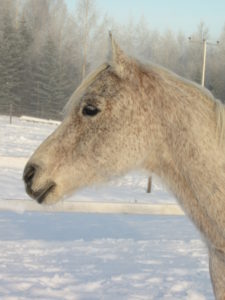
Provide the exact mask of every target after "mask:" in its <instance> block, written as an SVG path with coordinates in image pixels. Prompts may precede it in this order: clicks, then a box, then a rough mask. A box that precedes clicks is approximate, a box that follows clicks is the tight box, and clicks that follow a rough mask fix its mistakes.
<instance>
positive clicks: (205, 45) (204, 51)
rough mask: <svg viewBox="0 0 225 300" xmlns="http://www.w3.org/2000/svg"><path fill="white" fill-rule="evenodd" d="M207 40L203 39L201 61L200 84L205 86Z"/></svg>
mask: <svg viewBox="0 0 225 300" xmlns="http://www.w3.org/2000/svg"><path fill="white" fill-rule="evenodd" d="M206 51H207V41H206V39H203V61H202V82H201V84H202V86H205V65H206Z"/></svg>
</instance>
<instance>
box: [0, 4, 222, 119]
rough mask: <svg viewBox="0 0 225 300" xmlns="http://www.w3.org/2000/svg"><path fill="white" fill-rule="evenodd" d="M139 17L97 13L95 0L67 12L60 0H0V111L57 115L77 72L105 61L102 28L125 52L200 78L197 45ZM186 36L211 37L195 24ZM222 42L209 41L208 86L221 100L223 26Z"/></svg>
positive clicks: (79, 76)
mask: <svg viewBox="0 0 225 300" xmlns="http://www.w3.org/2000/svg"><path fill="white" fill-rule="evenodd" d="M150 25H151V24H148V23H147V21H146V19H145V18H141V19H140V21H139V22H134V20H133V19H132V18H130V20H129V21H128V22H127V24H125V25H121V24H118V23H116V22H115V21H114V20H112V18H110V17H109V16H107V15H104V14H102V13H101V12H100V11H99V10H98V9H97V8H96V5H95V2H94V0H79V1H77V3H76V7H75V9H74V10H73V11H68V9H67V6H66V4H65V2H64V0H38V1H37V0H17V1H15V0H1V10H0V113H7V112H8V109H9V105H10V104H11V105H13V107H14V113H16V114H18V115H21V114H29V115H33V116H38V117H47V118H57V119H58V118H60V112H61V111H62V108H63V107H64V105H65V103H66V102H67V101H68V99H69V97H70V96H71V94H72V93H73V91H74V90H75V88H76V87H77V86H78V85H79V84H80V82H81V81H82V79H83V78H84V77H85V76H86V74H88V73H89V72H90V71H91V70H92V69H94V68H95V67H96V66H97V65H99V64H100V63H101V62H103V61H105V59H106V56H107V52H108V30H109V29H111V30H112V32H113V34H114V35H115V37H116V39H117V40H118V42H119V43H120V45H121V47H122V48H123V49H124V50H125V51H127V52H128V53H129V54H130V55H133V56H136V57H137V58H140V59H141V60H144V61H146V62H154V63H157V64H160V65H163V66H165V67H166V68H169V69H171V70H173V71H175V72H176V73H178V74H179V75H181V76H183V77H186V78H188V79H191V80H193V81H195V82H197V83H200V82H201V68H202V44H201V43H199V44H197V43H190V42H189V41H188V39H187V36H186V35H185V34H184V33H182V32H180V33H179V34H176V33H174V32H172V31H170V30H168V31H166V32H164V33H160V32H158V31H157V30H155V29H152V28H151V26H150ZM191 36H192V40H196V41H197V40H198V41H202V40H203V39H210V38H212V39H213V37H210V34H209V30H208V29H207V27H206V26H205V25H204V24H203V23H200V24H199V26H198V28H196V31H195V32H193V33H191ZM218 39H219V40H220V44H219V45H218V46H215V47H208V52H207V66H206V82H205V84H206V87H207V88H208V89H209V90H211V91H212V93H213V94H214V95H215V96H216V97H217V98H219V99H221V100H222V101H224V102H225V27H224V29H223V30H221V35H220V37H218Z"/></svg>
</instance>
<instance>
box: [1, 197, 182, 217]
mask: <svg viewBox="0 0 225 300" xmlns="http://www.w3.org/2000/svg"><path fill="white" fill-rule="evenodd" d="M0 210H3V211H16V212H24V211H32V212H63V213H100V214H133V215H176V216H177V215H179V216H180V215H184V212H183V211H182V210H181V208H180V207H179V206H178V205H176V204H146V203H112V202H107V203H106V202H77V201H76V202H72V201H63V202H59V203H57V204H55V205H51V206H46V205H39V204H37V203H36V202H35V201H31V200H10V199H8V200H0Z"/></svg>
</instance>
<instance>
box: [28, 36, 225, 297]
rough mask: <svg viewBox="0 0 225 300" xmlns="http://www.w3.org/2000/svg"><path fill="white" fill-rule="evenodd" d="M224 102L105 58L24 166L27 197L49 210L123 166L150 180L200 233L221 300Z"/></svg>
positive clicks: (116, 50) (124, 60) (147, 69)
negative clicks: (163, 187) (169, 195)
mask: <svg viewBox="0 0 225 300" xmlns="http://www.w3.org/2000/svg"><path fill="white" fill-rule="evenodd" d="M224 129H225V106H224V105H223V104H222V103H221V102H220V101H219V100H217V99H215V98H214V97H213V96H212V94H211V93H210V92H209V91H208V90H206V89H204V88H202V87H200V86H199V85H197V84H195V83H192V82H191V81H188V80H186V79H183V78H181V77H179V76H178V75H176V74H174V73H173V72H171V71H169V70H167V69H164V68H162V67H160V66H157V65H154V64H144V63H142V62H140V61H139V60H137V59H135V58H133V57H130V56H128V55H126V53H125V52H124V51H123V50H122V49H121V48H120V46H119V45H118V44H117V42H116V41H115V40H114V38H113V37H112V36H111V37H110V55H109V59H108V61H107V63H104V64H102V65H101V66H100V67H99V68H97V69H96V71H94V72H93V73H91V74H90V75H89V76H87V78H86V79H84V80H83V82H82V83H81V85H80V86H79V87H78V88H77V89H76V90H75V92H74V93H73V94H72V96H71V98H70V100H69V102H68V103H67V105H66V109H65V118H64V120H63V122H62V123H61V124H60V125H59V127H58V128H57V129H56V130H55V131H54V132H53V133H52V134H51V135H50V136H49V137H48V138H47V139H46V140H45V141H44V142H43V143H42V144H41V145H40V146H39V147H38V148H37V150H36V151H35V152H34V154H33V155H32V156H31V158H30V159H29V161H28V163H27V165H26V166H25V169H24V174H23V179H24V182H25V186H26V191H27V193H28V194H29V195H30V196H31V197H32V198H34V199H36V201H37V202H38V203H44V204H52V203H56V202H57V201H59V200H60V199H62V198H63V197H64V196H65V195H68V194H70V193H72V192H74V191H76V190H77V189H79V188H82V187H86V186H89V185H93V184H99V183H104V182H106V181H108V180H110V179H111V178H114V177H115V176H120V175H123V174H125V173H127V172H129V171H131V170H135V169H144V170H146V171H147V172H149V174H152V173H155V174H157V175H158V176H159V177H160V178H161V179H162V180H163V181H164V183H165V184H166V185H167V186H168V188H169V189H170V190H171V191H172V192H173V194H174V195H175V196H176V198H177V199H178V201H179V203H180V205H181V206H182V208H183V209H184V211H185V212H186V214H187V215H188V216H189V218H190V219H191V220H192V221H193V223H194V224H195V225H196V227H197V228H198V230H199V231H200V232H201V234H202V236H203V239H204V241H205V243H206V245H207V248H208V253H209V271H210V276H211V281H212V285H213V290H214V294H215V298H216V299H217V300H225V142H224V141H225V138H224V132H225V130H224Z"/></svg>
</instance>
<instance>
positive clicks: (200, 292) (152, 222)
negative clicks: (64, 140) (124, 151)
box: [0, 116, 213, 300]
mask: <svg viewBox="0 0 225 300" xmlns="http://www.w3.org/2000/svg"><path fill="white" fill-rule="evenodd" d="M55 127H56V126H55V125H48V124H37V123H31V122H25V121H21V120H19V119H16V118H14V119H13V124H12V125H10V124H9V123H8V117H4V116H1V117H0V200H1V199H28V196H27V195H26V194H25V192H24V187H23V183H22V180H21V177H22V171H23V166H24V164H25V162H26V159H27V158H28V157H29V156H30V154H31V153H32V152H33V150H34V149H35V148H36V147H37V146H38V145H39V144H40V142H41V141H42V140H43V139H44V138H45V137H46V136H47V135H48V134H50V133H51V132H52V131H53V130H54V129H55ZM146 185H147V177H146V175H145V174H140V173H131V174H128V175H127V176H125V177H123V178H120V179H118V180H115V181H113V182H111V183H110V184H108V185H107V186H106V187H98V188H89V189H85V190H83V191H80V192H78V193H77V194H76V195H74V196H72V197H71V198H70V200H71V201H76V200H79V201H119V202H121V201H122V202H148V203H168V202H170V203H171V202H173V203H174V202H175V200H174V198H173V196H172V195H171V194H170V193H168V192H167V191H166V190H165V189H164V188H163V187H162V185H161V184H160V182H159V181H158V179H155V178H154V180H153V192H152V194H151V195H149V194H147V193H146V192H145V190H146ZM9 201H10V200H9ZM15 210H16V208H15ZM0 299H7V300H14V299H16V300H17V299H18V300H19V299H21V300H22V299H46V300H49V299H65V300H67V299H68V300H69V299H71V300H77V299H78V300H81V299H82V300H84V299H85V300H94V299H96V300H97V299H104V300H105V299H106V300H108V299H110V300H114V299H118V300H120V299H124V300H125V299H126V300H127V299H129V300H130V299H131V300H132V299H146V300H149V299H156V300H157V299H167V300H169V299H170V300H175V299H179V300H180V299H186V300H189V299H190V300H202V299H207V300H208V299H213V294H212V288H211V284H210V280H209V274H208V258H207V250H206V248H205V246H204V244H203V243H202V241H201V239H200V236H199V234H198V232H197V231H196V230H195V228H194V227H193V225H192V224H191V223H190V221H189V220H188V219H187V218H186V217H184V216H135V215H132V216H131V215H104V214H63V213H29V212H25V213H22V214H18V213H13V212H0Z"/></svg>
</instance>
